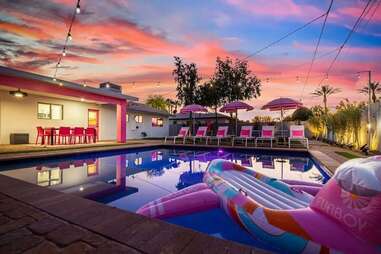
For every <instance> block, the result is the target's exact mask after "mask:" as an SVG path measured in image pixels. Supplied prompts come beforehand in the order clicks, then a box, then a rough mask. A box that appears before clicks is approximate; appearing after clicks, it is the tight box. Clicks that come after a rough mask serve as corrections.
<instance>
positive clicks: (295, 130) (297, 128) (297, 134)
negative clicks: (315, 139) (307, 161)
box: [288, 125, 308, 149]
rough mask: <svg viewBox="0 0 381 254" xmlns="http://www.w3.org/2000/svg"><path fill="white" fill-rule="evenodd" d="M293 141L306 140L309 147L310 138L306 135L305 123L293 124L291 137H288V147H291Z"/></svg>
mask: <svg viewBox="0 0 381 254" xmlns="http://www.w3.org/2000/svg"><path fill="white" fill-rule="evenodd" d="M291 141H300V142H302V143H303V142H305V144H306V147H307V149H308V138H306V136H305V132H304V125H291V126H290V137H289V138H288V147H289V148H291Z"/></svg>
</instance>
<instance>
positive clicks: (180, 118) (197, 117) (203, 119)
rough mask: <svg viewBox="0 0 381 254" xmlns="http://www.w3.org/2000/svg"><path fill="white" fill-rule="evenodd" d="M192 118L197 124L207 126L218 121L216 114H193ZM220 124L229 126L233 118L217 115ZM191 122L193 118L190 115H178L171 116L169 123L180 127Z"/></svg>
mask: <svg viewBox="0 0 381 254" xmlns="http://www.w3.org/2000/svg"><path fill="white" fill-rule="evenodd" d="M192 118H193V119H194V121H195V122H197V123H200V124H204V125H206V124H207V123H208V122H213V123H214V122H215V121H216V114H215V113H211V112H208V113H193V114H192ZM217 118H218V123H219V124H227V123H229V122H230V121H231V117H230V116H228V115H224V114H221V113H217ZM190 120H191V116H190V114H189V113H185V114H182V113H178V114H176V115H173V116H170V117H169V121H170V123H171V124H178V125H186V124H187V122H188V121H190Z"/></svg>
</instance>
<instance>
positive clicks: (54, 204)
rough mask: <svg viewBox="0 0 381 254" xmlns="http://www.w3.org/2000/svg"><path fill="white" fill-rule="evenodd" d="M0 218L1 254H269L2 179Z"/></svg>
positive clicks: (78, 198) (89, 201) (51, 191)
mask: <svg viewBox="0 0 381 254" xmlns="http://www.w3.org/2000/svg"><path fill="white" fill-rule="evenodd" d="M0 220H1V221H2V223H1V226H0V242H2V245H1V246H0V252H2V253H16V252H23V251H26V250H29V251H30V253H39V250H41V249H42V248H44V246H48V247H49V248H52V249H57V252H58V251H59V250H66V249H68V250H72V251H73V250H75V249H77V250H78V249H79V250H82V251H83V252H85V250H89V251H90V250H91V251H94V252H95V253H104V252H109V251H111V252H112V249H115V250H118V251H119V252H120V253H237V254H238V253H247V254H249V253H251V254H255V253H268V252H266V251H264V250H260V249H256V248H254V247H250V246H246V245H242V244H239V243H236V242H232V241H228V240H222V239H218V238H215V237H212V236H209V235H207V234H203V233H199V232H196V231H193V230H191V229H187V228H184V227H180V226H176V225H173V224H169V223H166V222H164V221H160V220H155V219H150V218H146V217H143V216H141V215H138V214H135V213H131V212H127V211H123V210H120V209H117V208H113V207H110V206H107V205H104V204H100V203H97V202H95V201H91V200H88V199H84V198H81V197H77V196H74V195H70V194H65V193H61V192H58V191H54V190H50V189H47V188H44V187H40V186H37V185H34V184H30V183H27V182H23V181H20V180H17V179H14V178H10V177H7V176H4V175H0ZM57 225H60V226H57ZM89 239H90V240H89ZM91 239H92V241H91ZM97 239H99V240H97ZM119 252H118V253H119ZM52 253H55V252H52Z"/></svg>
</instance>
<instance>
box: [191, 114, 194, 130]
mask: <svg viewBox="0 0 381 254" xmlns="http://www.w3.org/2000/svg"><path fill="white" fill-rule="evenodd" d="M191 118H192V135H194V118H193V112H191Z"/></svg>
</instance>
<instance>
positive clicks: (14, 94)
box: [9, 88, 28, 98]
mask: <svg viewBox="0 0 381 254" xmlns="http://www.w3.org/2000/svg"><path fill="white" fill-rule="evenodd" d="M9 94H10V95H12V96H14V97H17V98H23V97H26V96H28V94H27V93H25V92H22V91H21V90H20V88H19V89H18V90H17V91H10V92H9Z"/></svg>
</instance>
